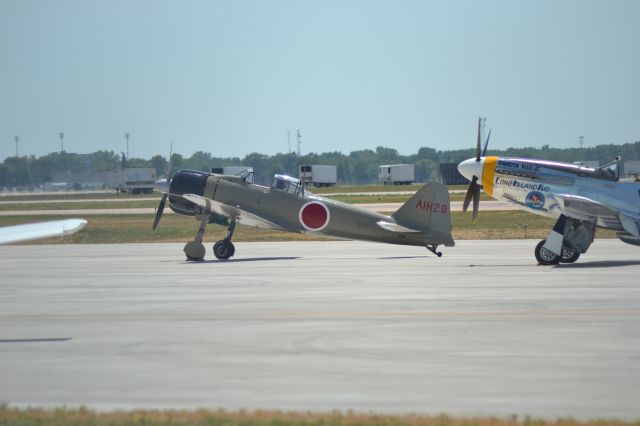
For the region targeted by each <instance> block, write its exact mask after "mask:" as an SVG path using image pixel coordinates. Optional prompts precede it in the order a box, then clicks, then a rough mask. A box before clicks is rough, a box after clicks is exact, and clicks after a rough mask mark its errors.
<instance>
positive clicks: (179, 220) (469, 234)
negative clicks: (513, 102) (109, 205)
mask: <svg viewBox="0 0 640 426" xmlns="http://www.w3.org/2000/svg"><path fill="white" fill-rule="evenodd" d="M470 216H471V215H470V214H464V213H461V212H453V213H452V214H451V220H452V225H453V232H452V233H453V238H454V239H455V240H478V239H482V240H485V239H522V238H528V239H531V238H535V239H543V238H546V236H547V234H548V233H549V231H550V230H551V228H553V224H554V220H553V219H549V218H545V217H542V216H538V215H534V214H531V213H528V212H525V211H521V210H514V211H480V215H479V217H478V221H477V223H475V224H474V223H473V222H472V221H471V217H470ZM65 218H68V216H57V215H51V216H26V217H24V216H23V217H16V216H0V226H6V225H17V224H21V223H29V222H41V221H45V220H57V219H65ZM153 218H154V215H152V214H148V215H144V214H142V215H141V214H132V215H91V216H87V217H86V219H87V221H88V224H87V226H86V227H85V228H84V229H83V230H81V231H80V232H78V233H76V234H74V235H70V236H67V237H64V238H50V239H45V240H39V241H31V242H29V244H58V243H72V244H73V243H81V244H116V243H142V242H187V241H190V240H192V239H193V237H194V235H195V233H196V230H197V228H198V223H197V222H196V221H195V220H194V219H193V218H191V217H186V216H180V215H164V216H163V217H162V220H161V221H160V226H159V228H158V230H157V231H156V232H153V231H152V230H151V226H152V224H153ZM525 225H526V228H525ZM226 232H227V229H226V227H224V226H220V225H213V224H209V225H207V231H206V234H205V241H208V242H211V241H217V240H219V239H222V238H224V236H225V235H226ZM615 236H616V233H615V232H614V231H606V230H601V229H598V230H597V232H596V238H615ZM322 239H325V238H321V237H315V236H309V235H305V234H297V233H292V232H283V231H275V230H269V229H259V228H254V227H249V226H244V225H239V226H238V227H237V228H236V232H235V234H234V236H233V240H234V241H304V240H322Z"/></svg>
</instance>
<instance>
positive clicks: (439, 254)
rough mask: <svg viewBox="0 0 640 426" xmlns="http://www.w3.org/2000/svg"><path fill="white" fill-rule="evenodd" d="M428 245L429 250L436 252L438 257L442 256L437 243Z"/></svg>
mask: <svg viewBox="0 0 640 426" xmlns="http://www.w3.org/2000/svg"><path fill="white" fill-rule="evenodd" d="M426 247H427V250H429V251H430V252H431V253H433V254H435V255H436V256H438V257H442V252H441V251H437V250H438V245H437V244H427V245H426Z"/></svg>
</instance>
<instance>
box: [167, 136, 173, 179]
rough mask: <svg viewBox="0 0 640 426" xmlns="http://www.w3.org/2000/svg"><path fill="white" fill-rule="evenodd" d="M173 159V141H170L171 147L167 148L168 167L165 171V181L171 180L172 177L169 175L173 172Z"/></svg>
mask: <svg viewBox="0 0 640 426" xmlns="http://www.w3.org/2000/svg"><path fill="white" fill-rule="evenodd" d="M172 157H173V141H171V145H170V146H169V167H168V169H167V180H171V178H172V177H173V175H172V174H171V172H172V171H173V170H172V169H173V164H172V163H173V161H171V160H172Z"/></svg>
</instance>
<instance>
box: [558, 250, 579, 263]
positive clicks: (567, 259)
mask: <svg viewBox="0 0 640 426" xmlns="http://www.w3.org/2000/svg"><path fill="white" fill-rule="evenodd" d="M579 257H580V252H579V251H574V250H571V249H568V248H566V247H562V256H560V263H574V262H575V261H576V260H578V258H579Z"/></svg>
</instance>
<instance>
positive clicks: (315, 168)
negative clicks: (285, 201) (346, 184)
mask: <svg viewBox="0 0 640 426" xmlns="http://www.w3.org/2000/svg"><path fill="white" fill-rule="evenodd" d="M300 180H302V181H303V182H304V183H305V184H312V185H313V186H315V187H316V188H319V187H321V186H332V185H335V184H337V183H338V169H337V167H336V166H328V165H321V164H313V165H304V166H300Z"/></svg>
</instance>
